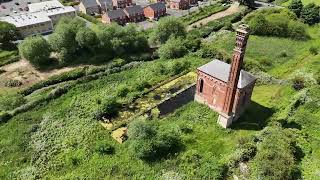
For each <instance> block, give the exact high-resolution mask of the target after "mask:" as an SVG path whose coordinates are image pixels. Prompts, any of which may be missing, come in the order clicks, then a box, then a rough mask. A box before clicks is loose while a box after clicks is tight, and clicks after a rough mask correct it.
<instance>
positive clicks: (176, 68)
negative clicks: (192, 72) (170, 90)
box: [171, 61, 191, 75]
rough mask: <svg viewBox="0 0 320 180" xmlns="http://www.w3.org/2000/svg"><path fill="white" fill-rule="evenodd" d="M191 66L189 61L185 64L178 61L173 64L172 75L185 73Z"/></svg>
mask: <svg viewBox="0 0 320 180" xmlns="http://www.w3.org/2000/svg"><path fill="white" fill-rule="evenodd" d="M190 66H191V63H190V62H189V61H184V62H183V63H181V62H179V61H176V62H174V63H173V65H172V67H171V73H172V74H173V75H177V74H180V73H182V72H184V71H187V70H188V69H189V68H190Z"/></svg>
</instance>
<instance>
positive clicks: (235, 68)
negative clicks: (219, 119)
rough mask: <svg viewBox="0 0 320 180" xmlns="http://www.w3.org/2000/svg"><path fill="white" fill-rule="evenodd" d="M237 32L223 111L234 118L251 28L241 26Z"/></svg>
mask: <svg viewBox="0 0 320 180" xmlns="http://www.w3.org/2000/svg"><path fill="white" fill-rule="evenodd" d="M236 32H237V37H236V46H235V48H234V50H233V56H232V62H231V67H230V72H229V79H228V82H227V92H226V96H225V101H224V106H223V109H222V111H223V113H224V114H226V115H228V116H232V110H233V105H234V100H235V95H236V92H237V85H238V81H239V76H240V71H241V67H242V62H243V57H244V54H245V50H246V46H247V40H248V38H249V26H247V25H245V24H242V25H240V26H239V28H238V29H237V30H236Z"/></svg>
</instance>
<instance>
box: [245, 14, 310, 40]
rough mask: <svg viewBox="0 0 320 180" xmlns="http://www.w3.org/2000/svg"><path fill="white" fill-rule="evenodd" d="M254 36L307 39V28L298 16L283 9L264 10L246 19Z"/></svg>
mask: <svg viewBox="0 0 320 180" xmlns="http://www.w3.org/2000/svg"><path fill="white" fill-rule="evenodd" d="M246 20H247V22H248V24H249V25H250V28H251V32H252V34H256V35H267V36H277V37H290V38H293V39H297V40H305V39H307V38H308V37H309V36H308V33H307V31H306V26H305V25H304V24H303V23H301V22H300V21H298V20H297V19H296V16H295V15H294V14H293V13H291V12H289V11H287V10H285V9H283V10H280V9H264V10H259V11H257V12H255V13H254V14H253V15H250V16H248V17H247V18H246Z"/></svg>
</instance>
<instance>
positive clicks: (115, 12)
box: [106, 9, 126, 19]
mask: <svg viewBox="0 0 320 180" xmlns="http://www.w3.org/2000/svg"><path fill="white" fill-rule="evenodd" d="M106 15H107V16H108V17H109V18H110V19H116V18H119V17H123V16H126V14H125V13H124V11H123V10H122V9H117V10H113V11H107V12H106Z"/></svg>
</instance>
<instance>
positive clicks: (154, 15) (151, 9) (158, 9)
mask: <svg viewBox="0 0 320 180" xmlns="http://www.w3.org/2000/svg"><path fill="white" fill-rule="evenodd" d="M143 12H144V16H145V17H146V18H149V19H158V18H160V17H161V16H165V15H166V14H167V8H166V5H165V4H164V3H163V2H157V3H154V4H150V5H149V6H146V7H145V8H144V9H143Z"/></svg>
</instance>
